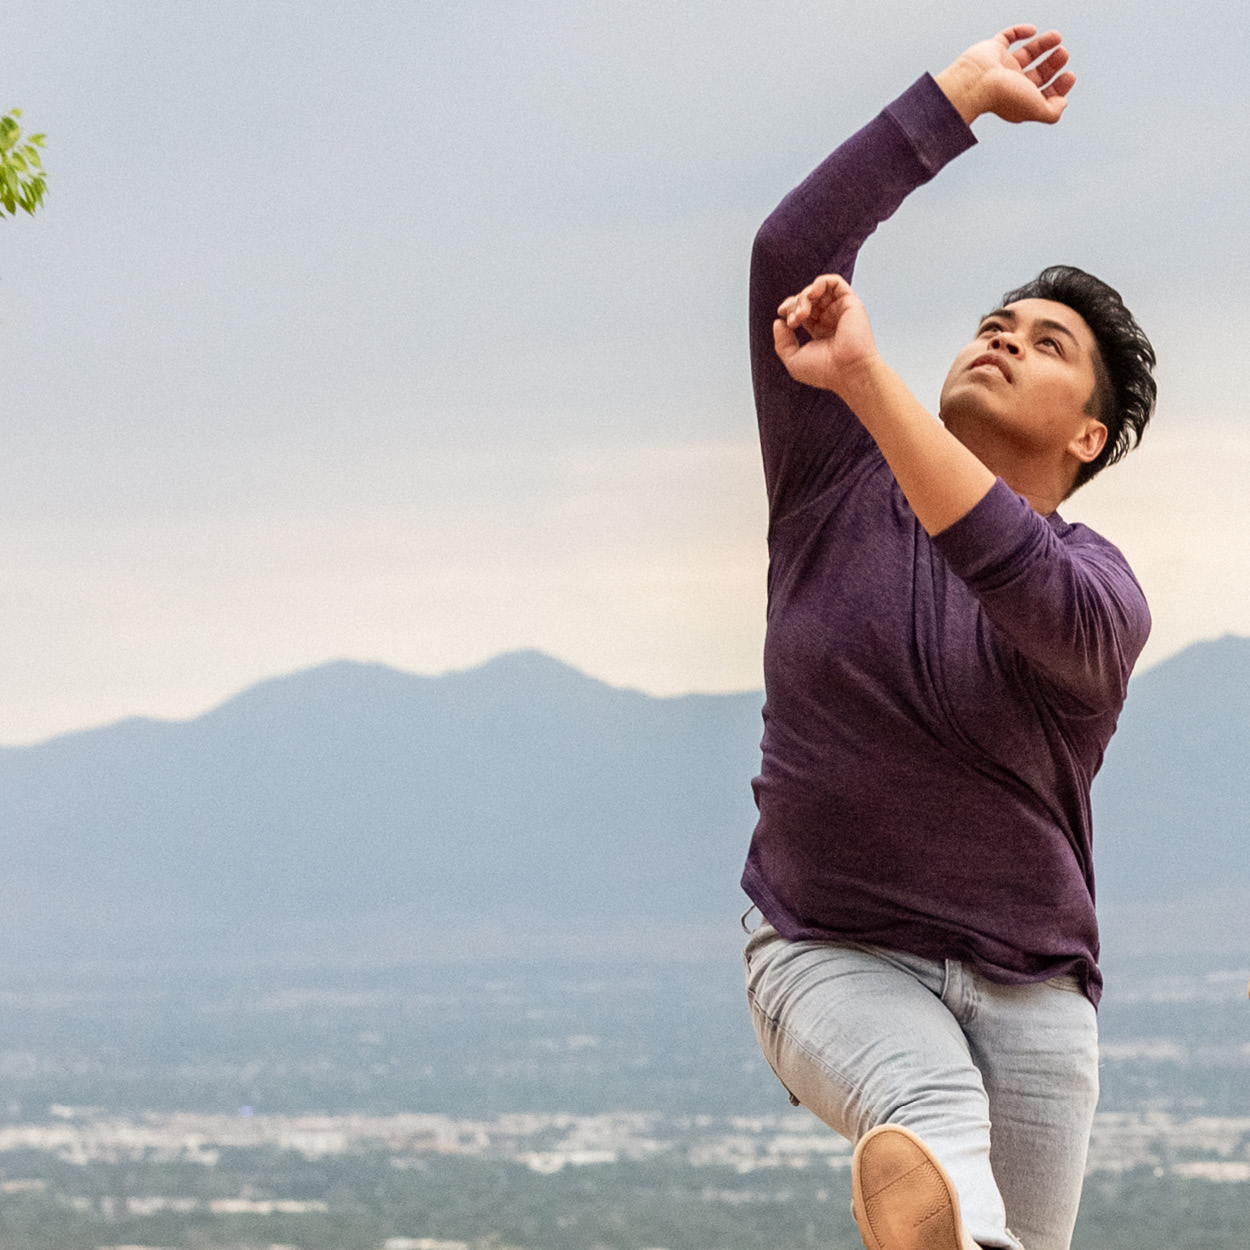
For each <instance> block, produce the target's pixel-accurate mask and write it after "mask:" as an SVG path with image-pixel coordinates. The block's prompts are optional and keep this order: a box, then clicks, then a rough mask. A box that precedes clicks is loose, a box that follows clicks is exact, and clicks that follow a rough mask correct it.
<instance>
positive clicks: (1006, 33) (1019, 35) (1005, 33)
mask: <svg viewBox="0 0 1250 1250" xmlns="http://www.w3.org/2000/svg"><path fill="white" fill-rule="evenodd" d="M1036 34H1037V27H1036V26H1008V27H1007V28H1006V29H1005V30H1000V31H999V32H998V34H997V35H996V36H995V38H997V39H999V40H1001V41H1002V45H1003V47H1004V48H1010V47H1011V45H1012V44H1013V43H1016V42H1017V41H1018V40H1020V39H1029V38H1031V37H1032V36H1033V35H1036ZM1030 59H1032V58H1030Z"/></svg>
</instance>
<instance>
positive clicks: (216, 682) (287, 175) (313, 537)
mask: <svg viewBox="0 0 1250 1250" xmlns="http://www.w3.org/2000/svg"><path fill="white" fill-rule="evenodd" d="M1182 12H1183V18H1181V17H1180V16H1179V14H1180V13H1182ZM1228 16H1229V10H1228V8H1227V6H1226V5H1221V6H1220V7H1219V8H1217V7H1216V6H1215V5H1214V4H1211V3H1206V2H1205V0H1198V2H1196V3H1193V4H1190V5H1187V6H1185V7H1184V9H1183V10H1178V8H1177V7H1176V6H1175V5H1170V4H1163V3H1161V2H1159V0H1155V2H1151V3H1134V4H1126V3H1114V2H1108V3H1099V4H1096V5H1093V4H1089V3H1088V2H1087V0H1082V3H1079V4H1078V3H1073V2H1068V0H1065V2H1063V3H1053V4H1051V6H1050V8H1049V9H1047V10H1046V11H1045V12H1042V11H1038V12H1036V13H1032V12H1024V11H1022V10H1021V9H1020V8H1019V6H1018V5H1017V4H1013V5H1011V6H1006V5H1001V4H998V3H987V2H986V0H977V2H976V3H971V2H964V0H940V2H938V0H931V2H928V3H925V2H918V0H875V2H874V3H873V4H864V3H862V0H856V2H855V3H851V2H849V0H824V2H823V3H814V4H813V3H807V4H802V5H797V4H787V3H783V4H777V3H763V2H762V0H755V2H750V0H723V2H719V3H718V2H716V0H683V2H682V3H681V4H673V3H671V0H665V2H663V3H660V2H659V0H634V2H633V3H630V4H628V5H626V4H621V3H605V2H600V0H458V2H457V3H441V2H439V3H436V2H434V0H352V3H347V2H346V0H299V2H298V3H296V2H294V0H246V2H244V0H211V2H210V0H14V2H13V3H11V4H10V5H9V6H8V9H7V20H6V36H5V39H4V42H3V51H2V52H0V64H2V65H3V73H4V82H5V94H4V96H3V97H0V107H7V106H9V105H11V104H16V105H19V106H20V107H22V108H23V110H24V111H25V120H26V121H27V122H29V123H30V124H31V125H32V126H33V127H35V128H37V129H41V130H45V131H46V132H47V133H48V148H47V165H48V169H49V171H50V172H49V181H50V191H49V197H48V201H47V204H46V207H45V208H44V210H42V211H41V212H40V213H39V215H38V216H36V217H35V218H33V219H27V218H22V219H21V220H15V221H9V220H5V221H3V222H0V360H2V361H3V378H4V388H5V402H4V403H3V408H2V411H3V430H4V435H5V437H4V453H5V454H4V455H3V457H0V586H2V593H0V639H2V640H3V654H4V662H3V664H2V665H0V742H7V743H18V742H27V741H32V740H35V739H38V738H41V737H45V736H47V735H49V734H53V733H58V732H62V731H65V730H70V729H75V728H81V727H85V726H89V725H95V724H100V723H103V722H106V721H109V720H113V719H116V718H118V717H122V716H126V715H134V714H148V715H157V716H187V715H192V714H194V713H197V712H199V711H201V710H203V709H204V708H206V707H208V706H210V705H212V704H213V703H215V702H217V701H219V700H220V699H222V698H224V697H225V696H227V695H229V694H230V693H232V692H234V691H235V690H237V689H239V688H241V687H243V686H245V685H247V684H248V683H250V682H252V681H254V680H256V679H258V678H261V677H265V676H270V675H272V674H275V673H280V672H286V671H290V670H292V669H295V668H299V667H303V666H307V665H311V664H316V663H319V662H321V661H324V660H327V659H331V658H335V657H340V656H350V657H354V658H360V659H373V660H382V661H385V662H388V663H390V664H393V665H396V666H398V667H401V668H405V669H409V670H412V671H415V672H425V673H433V672H439V671H442V670H445V669H447V668H450V667H465V666H468V665H472V664H475V663H477V662H479V661H481V660H483V659H486V658H487V657H489V656H491V655H494V654H496V653H498V652H500V651H503V650H508V649H512V648H517V647H540V648H542V649H544V650H546V651H548V652H550V653H552V654H554V655H557V656H559V657H561V658H562V659H565V660H567V661H569V662H571V663H574V664H576V665H578V666H580V667H582V668H584V669H585V670H586V671H588V672H590V673H593V674H594V675H596V676H599V677H602V678H604V679H606V680H609V681H612V682H617V683H622V684H630V685H635V686H639V687H641V688H643V689H646V690H650V691H653V692H656V693H671V692H677V691H685V690H731V689H741V688H745V687H751V686H755V685H758V684H759V681H760V668H759V651H760V643H761V638H762V633H763V574H764V546H763V522H764V511H763V497H762V486H761V481H760V473H759V469H758V466H757V454H756V450H755V446H754V431H753V415H752V410H751V404H750V394H749V386H748V375H747V366H746V351H745V329H744V313H743V309H744V305H745V299H746V279H747V257H748V252H749V248H750V242H751V237H752V234H753V232H754V230H755V228H756V226H757V225H758V223H759V221H760V220H761V219H762V218H763V216H764V215H765V214H766V213H767V212H768V210H769V209H770V208H771V207H772V205H773V204H774V203H775V202H776V200H777V199H778V198H779V197H780V196H781V195H782V194H783V193H784V192H785V191H786V190H788V189H789V187H790V186H791V185H793V183H795V182H796V181H797V180H798V179H800V178H801V177H802V176H803V175H804V174H805V173H806V172H807V170H808V169H809V168H810V167H811V166H812V165H813V164H815V163H816V161H818V160H819V159H820V158H821V157H822V156H823V155H824V154H825V153H826V151H827V150H828V149H829V148H830V147H832V146H833V145H834V144H836V142H837V141H838V140H839V139H841V138H842V137H843V136H844V135H845V134H847V133H848V132H849V131H850V130H851V129H853V128H854V127H855V126H857V125H858V124H860V123H861V122H863V121H864V120H866V119H867V118H868V117H869V116H870V115H871V114H872V113H874V112H875V111H876V110H877V109H878V108H879V107H880V106H881V105H883V104H884V103H885V102H886V101H888V100H889V99H890V98H891V96H892V95H894V94H895V93H896V92H898V91H900V90H901V89H903V88H904V87H905V86H906V85H907V84H908V83H909V82H910V81H911V80H912V79H913V78H914V77H915V76H916V75H917V74H919V73H920V72H921V71H923V70H925V69H929V70H934V71H936V70H937V69H940V68H941V67H942V66H943V65H944V64H946V63H947V62H948V61H949V60H950V59H952V58H953V57H954V56H955V55H956V54H957V53H958V52H959V51H960V50H961V49H962V48H963V47H964V46H966V45H967V44H968V43H970V42H971V41H973V40H974V39H976V38H979V37H981V36H982V35H984V34H988V33H991V32H992V31H993V29H995V28H996V27H997V26H1000V25H1004V24H1006V23H1008V22H1013V21H1017V20H1026V19H1028V20H1036V21H1037V22H1038V23H1039V24H1040V25H1043V26H1051V25H1053V26H1057V27H1058V28H1059V29H1061V30H1062V31H1063V32H1064V34H1065V36H1066V39H1067V42H1068V44H1069V46H1070V47H1071V49H1072V54H1073V62H1072V66H1073V68H1074V69H1075V70H1076V72H1077V74H1078V78H1079V82H1078V85H1077V88H1076V90H1075V91H1074V93H1073V96H1072V107H1071V108H1070V109H1069V111H1068V114H1067V116H1065V118H1064V119H1063V121H1062V122H1061V124H1060V125H1059V126H1057V127H1054V128H1043V127H1009V126H1007V125H1005V124H1003V123H1001V122H998V121H997V120H996V119H983V120H982V121H980V122H979V123H978V125H977V131H978V136H979V138H980V139H981V144H980V146H979V147H978V148H977V149H975V150H974V151H972V152H970V153H968V154H967V155H965V156H964V157H962V158H961V159H960V160H959V161H958V162H956V164H955V165H953V166H952V167H950V168H949V169H947V170H946V171H945V172H944V174H943V175H942V177H941V178H940V179H938V180H937V181H936V182H935V183H933V184H931V185H930V186H928V187H926V188H925V189H924V190H922V191H921V192H920V193H918V194H917V195H916V196H914V197H913V198H912V199H911V200H910V201H909V202H908V204H907V205H906V206H905V207H904V209H903V210H902V211H901V212H900V213H899V214H898V215H897V217H896V218H895V219H894V220H893V221H892V222H890V223H889V224H888V225H887V226H886V227H884V228H883V229H882V230H881V231H880V232H879V234H878V235H877V237H876V238H875V239H874V240H873V241H872V242H871V243H870V245H869V248H868V250H867V251H866V252H865V254H864V257H863V260H862V261H861V265H860V270H859V274H858V278H857V286H858V288H859V289H860V291H861V294H862V295H863V296H864V298H865V299H866V301H867V302H868V306H869V309H870V311H871V312H872V314H873V319H874V324H875V327H876V329H877V334H878V339H879V341H880V343H881V345H882V348H883V350H884V351H885V352H886V354H887V356H888V357H889V358H890V359H891V360H892V361H893V362H894V363H895V364H896V366H897V367H899V368H900V370H901V371H902V372H903V373H904V375H905V376H906V377H907V378H908V380H909V381H910V382H911V384H912V386H913V388H914V389H915V390H916V392H917V393H918V394H919V395H921V396H922V397H923V398H924V399H925V400H926V402H928V403H930V404H932V402H933V401H934V399H935V397H936V393H937V389H938V386H939V384H940V381H941V378H942V375H943V373H944V371H945V366H946V364H947V362H948V361H949V358H950V356H951V355H952V354H953V352H954V351H955V349H956V348H957V347H959V346H960V345H961V344H962V343H963V342H964V340H965V338H966V337H967V335H968V333H969V331H970V329H971V327H972V324H973V322H974V320H975V318H976V316H977V314H978V313H980V312H982V311H983V310H984V309H985V308H986V307H988V306H990V305H991V304H992V303H993V302H995V300H996V298H997V296H998V295H999V294H1000V293H1001V292H1002V290H1003V289H1004V288H1005V287H1008V286H1011V285H1014V284H1016V283H1017V282H1019V281H1020V280H1022V279H1023V278H1025V277H1028V276H1031V274H1032V273H1034V272H1035V271H1036V270H1037V269H1038V268H1040V267H1041V266H1042V265H1044V264H1047V263H1051V262H1054V261H1059V260H1062V261H1067V262H1071V263H1075V264H1078V265H1082V266H1084V267H1086V268H1089V269H1092V270H1094V271H1095V272H1097V273H1098V274H1100V275H1101V276H1103V277H1105V278H1106V279H1107V280H1108V281H1110V282H1112V283H1113V284H1114V285H1116V286H1118V287H1119V288H1120V289H1121V290H1122V291H1123V293H1124V295H1125V298H1126V299H1127V300H1128V302H1129V304H1130V305H1131V306H1132V307H1133V308H1134V311H1135V312H1136V313H1137V314H1138V316H1139V318H1140V320H1141V321H1142V322H1143V324H1144V325H1145V326H1146V328H1147V330H1148V331H1149V332H1150V334H1151V336H1152V338H1153V339H1154V341H1155V344H1156V346H1157V348H1158V350H1159V354H1160V357H1161V361H1162V364H1161V368H1160V386H1161V396H1162V398H1161V404H1160V409H1159V413H1158V416H1157V419H1156V420H1157V424H1156V427H1155V428H1154V429H1153V430H1152V431H1151V434H1150V436H1149V438H1148V440H1147V442H1146V444H1145V445H1144V446H1143V448H1142V450H1141V451H1140V452H1138V453H1136V454H1135V455H1134V456H1133V457H1132V458H1130V460H1129V461H1128V462H1126V463H1125V464H1124V465H1122V466H1120V467H1118V468H1117V469H1116V470H1114V471H1113V472H1111V473H1108V474H1106V475H1104V477H1103V478H1101V479H1100V480H1099V481H1098V482H1097V483H1095V484H1094V485H1093V486H1091V487H1089V488H1087V489H1086V490H1085V491H1083V492H1082V493H1081V494H1080V495H1078V496H1077V497H1076V498H1075V499H1074V500H1072V501H1071V504H1070V506H1069V507H1068V508H1067V509H1065V513H1066V515H1068V516H1069V517H1070V519H1083V520H1087V521H1089V522H1090V523H1091V524H1095V525H1096V526H1097V527H1098V528H1100V529H1101V530H1102V531H1103V532H1104V533H1106V534H1107V535H1108V536H1109V537H1111V538H1113V540H1115V541H1116V542H1118V543H1119V544H1120V545H1121V546H1122V547H1123V548H1124V550H1125V551H1126V552H1127V553H1128V554H1129V556H1130V558H1131V559H1132V561H1133V563H1134V565H1135V567H1136V568H1137V570H1138V573H1139V576H1140V578H1141V580H1142V582H1143V584H1144V585H1145V587H1146V589H1147V592H1148V594H1149V596H1150V598H1151V601H1152V605H1153V607H1154V611H1155V619H1156V627H1155V635H1154V638H1153V640H1152V643H1151V649H1150V651H1149V653H1148V655H1147V660H1148V661H1151V662H1157V661H1158V660H1159V659H1161V658H1163V657H1164V656H1166V655H1168V654H1170V653H1172V652H1174V651H1176V650H1177V649H1179V648H1180V647H1182V646H1184V645H1186V644H1187V643H1189V642H1191V641H1193V640H1195V639H1198V638H1205V637H1211V636H1214V635H1217V634H1220V633H1222V632H1225V631H1228V630H1233V631H1238V632H1243V633H1250V588H1248V587H1250V578H1248V577H1247V570H1250V537H1248V535H1250V501H1248V499H1247V491H1246V490H1245V487H1244V483H1245V482H1246V480H1247V478H1248V476H1250V412H1248V411H1247V401H1246V399H1245V395H1246V394H1247V392H1248V391H1250V376H1248V374H1250V366H1248V365H1247V353H1246V351H1245V344H1246V342H1247V341H1248V340H1250V314H1248V313H1247V301H1246V291H1247V288H1248V287H1250V248H1248V245H1247V230H1246V207H1245V206H1246V197H1247V191H1248V190H1250V185H1248V184H1250V177H1248V175H1247V169H1248V165H1250V157H1248V154H1247V153H1248V149H1250V145H1248V144H1247V143H1246V141H1245V117H1246V102H1247V95H1246V85H1245V66H1246V64H1247V60H1248V57H1247V53H1248V52H1250V49H1248V47H1247V36H1246V23H1244V22H1238V23H1237V25H1236V26H1235V27H1234V26H1230V23H1229V20H1228Z"/></svg>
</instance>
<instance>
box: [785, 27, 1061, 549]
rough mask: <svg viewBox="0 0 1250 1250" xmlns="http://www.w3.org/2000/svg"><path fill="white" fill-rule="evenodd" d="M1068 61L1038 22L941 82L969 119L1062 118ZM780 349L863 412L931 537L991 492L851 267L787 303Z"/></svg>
mask: <svg viewBox="0 0 1250 1250" xmlns="http://www.w3.org/2000/svg"><path fill="white" fill-rule="evenodd" d="M1035 36H1036V37H1035ZM1022 40H1023V41H1025V42H1023V43H1021V42H1020V41H1022ZM1014 44H1020V46H1019V47H1013V45H1014ZM1067 61H1068V53H1067V51H1066V50H1065V49H1064V48H1063V47H1062V46H1061V44H1060V36H1059V34H1058V32H1056V31H1050V32H1048V33H1047V34H1045V35H1040V36H1039V35H1036V28H1035V27H1033V26H1012V27H1008V28H1007V29H1006V30H1003V31H1000V32H999V33H998V34H997V35H995V36H994V37H993V38H991V39H985V40H982V41H981V42H980V43H977V44H974V45H973V46H972V47H971V48H969V49H968V50H967V51H966V52H964V53H963V54H962V55H961V56H960V57H959V58H958V59H957V60H956V61H954V62H953V63H952V64H951V65H950V66H948V67H947V68H946V69H945V70H943V71H942V73H940V74H939V75H938V76H937V78H936V79H935V82H936V83H937V85H938V87H939V88H941V90H942V92H943V93H944V94H945V95H946V96H947V99H948V100H949V101H950V103H951V104H952V105H953V106H954V108H955V110H956V111H957V112H958V113H959V115H960V116H961V117H962V118H963V120H964V121H965V122H971V121H974V120H975V119H976V118H977V117H980V116H981V115H982V114H984V113H995V114H997V115H998V116H1000V117H1003V118H1005V119H1006V120H1008V121H1026V120H1035V121H1042V122H1054V121H1057V120H1058V119H1059V117H1060V115H1061V114H1062V113H1063V110H1064V107H1065V105H1066V102H1067V99H1066V97H1067V93H1068V92H1069V91H1070V90H1071V88H1072V85H1073V83H1075V81H1076V76H1075V75H1074V74H1072V73H1071V72H1070V71H1068V70H1066V69H1065V68H1064V67H1065V66H1066V65H1067ZM800 334H803V336H804V337H803V338H802V339H800V337H799V336H800ZM773 347H774V350H775V352H776V355H777V358H778V359H779V360H780V361H781V363H782V364H783V365H784V367H785V369H786V370H787V372H788V373H789V375H790V377H791V378H793V379H794V380H795V381H796V382H800V383H805V384H806V385H808V386H810V387H815V388H817V389H819V390H827V391H832V392H833V393H834V394H836V395H838V396H839V397H840V398H841V399H842V400H843V401H844V402H845V404H846V405H847V406H848V407H849V409H850V410H851V411H852V412H854V414H855V416H856V417H858V418H859V421H860V422H861V423H862V425H863V427H864V429H865V430H867V432H868V433H869V434H870V435H871V436H872V438H873V439H874V440H875V441H876V443H877V446H878V447H879V448H880V449H881V453H882V455H884V456H885V459H886V462H887V463H888V464H889V466H890V468H891V470H892V471H893V473H894V476H895V478H896V479H897V481H898V484H899V486H900V487H901V488H902V491H903V494H904V495H905V496H906V498H907V501H908V503H909V504H911V507H912V511H913V512H915V514H916V517H917V518H918V519H919V521H920V523H921V525H923V526H924V528H925V529H926V530H927V531H928V532H929V533H930V534H937V533H939V532H941V531H942V530H944V529H946V528H947V527H948V526H949V525H951V524H953V523H954V522H955V521H957V520H958V519H959V518H960V517H962V516H964V515H966V514H967V513H968V512H970V511H971V510H972V509H973V508H974V507H975V506H976V504H977V503H979V502H980V500H981V499H982V498H984V496H985V495H986V494H987V493H988V492H989V489H990V487H991V486H992V485H993V484H994V478H995V474H994V473H993V472H991V471H990V469H989V468H987V467H986V466H985V465H984V464H983V463H982V462H981V461H980V460H979V459H978V458H977V457H976V456H975V455H974V454H973V452H972V451H970V450H969V449H968V448H967V447H965V446H964V445H963V444H962V443H961V442H959V441H958V440H957V439H956V438H955V437H954V435H952V434H951V433H950V432H949V431H947V430H946V429H945V428H944V427H942V426H941V425H939V424H938V423H937V422H936V421H934V420H933V419H932V418H931V417H930V416H929V414H928V413H927V412H925V410H924V408H923V407H922V406H921V405H920V404H919V402H918V401H917V400H916V399H915V398H914V397H913V396H912V394H911V393H910V391H908V389H907V387H906V386H905V385H904V384H903V382H902V380H901V379H900V378H899V376H898V375H897V374H896V373H895V372H894V371H893V370H892V369H891V368H890V367H889V366H888V365H887V364H886V363H885V361H884V360H882V358H881V356H880V355H879V354H878V352H877V348H876V344H875V342H874V341H873V336H872V330H871V328H870V326H869V323H868V316H867V314H866V312H865V311H864V306H863V305H862V304H861V303H860V301H859V298H858V297H857V296H856V295H855V293H854V291H852V290H851V287H850V285H849V283H848V281H847V275H846V274H842V273H836V272H835V273H826V274H824V275H822V276H820V277H817V278H816V279H815V280H814V281H811V282H809V283H808V284H807V285H806V286H804V288H803V289H802V290H800V291H798V293H797V294H792V295H789V296H788V297H787V298H785V299H784V300H782V301H781V302H780V304H779V305H778V308H777V315H776V318H775V319H774V322H773Z"/></svg>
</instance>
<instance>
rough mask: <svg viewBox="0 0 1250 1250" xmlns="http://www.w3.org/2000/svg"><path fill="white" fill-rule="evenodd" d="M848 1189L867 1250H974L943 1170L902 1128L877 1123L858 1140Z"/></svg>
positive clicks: (924, 1147)
mask: <svg viewBox="0 0 1250 1250" xmlns="http://www.w3.org/2000/svg"><path fill="white" fill-rule="evenodd" d="M851 1190H852V1197H853V1210H854V1214H855V1222H856V1223H857V1224H858V1225H859V1234H860V1236H861V1237H862V1238H863V1239H864V1245H865V1246H866V1247H867V1250H978V1248H977V1244H976V1242H974V1241H973V1240H972V1239H971V1238H970V1237H969V1236H968V1234H967V1232H966V1231H965V1230H964V1226H963V1221H962V1220H961V1219H960V1217H959V1195H958V1194H956V1193H955V1186H954V1185H952V1184H951V1179H950V1177H949V1176H947V1175H946V1170H945V1169H944V1168H943V1167H942V1165H941V1164H940V1163H939V1162H938V1161H937V1160H936V1159H935V1158H934V1157H933V1155H932V1154H931V1153H930V1152H929V1148H928V1147H927V1146H926V1145H925V1144H924V1142H923V1141H921V1139H920V1138H919V1137H917V1136H916V1134H915V1133H913V1132H912V1131H911V1130H910V1129H906V1128H903V1127H902V1125H899V1124H882V1125H879V1126H878V1127H877V1128H874V1129H873V1130H872V1131H871V1132H869V1133H865V1134H864V1136H863V1137H861V1138H860V1141H859V1145H857V1146H856V1147H855V1158H854V1160H853V1162H852V1164H851Z"/></svg>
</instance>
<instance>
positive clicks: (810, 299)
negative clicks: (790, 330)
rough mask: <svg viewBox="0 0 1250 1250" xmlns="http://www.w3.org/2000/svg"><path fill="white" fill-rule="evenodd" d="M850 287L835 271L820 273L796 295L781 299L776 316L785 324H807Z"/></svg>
mask: <svg viewBox="0 0 1250 1250" xmlns="http://www.w3.org/2000/svg"><path fill="white" fill-rule="evenodd" d="M850 289H851V284H850V283H849V282H847V280H846V279H845V278H843V277H841V276H840V275H838V274H836V273H824V274H821V275H820V277H819V278H817V279H816V280H815V281H814V282H810V283H808V285H807V286H805V287H804V288H803V289H802V290H801V291H800V292H799V293H798V294H797V295H791V296H790V298H789V299H786V300H782V302H781V305H780V306H779V307H778V309H777V316H778V317H780V318H782V319H783V320H784V323H785V324H786V325H787V326H791V327H792V326H801V325H807V324H808V323H809V322H810V321H813V320H816V319H818V318H819V317H820V315H821V314H822V313H823V312H824V311H825V309H826V308H828V307H829V305H830V304H831V303H833V302H834V301H835V300H837V299H838V298H840V297H841V296H842V295H843V294H844V293H845V292H846V291H849V290H850Z"/></svg>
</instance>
